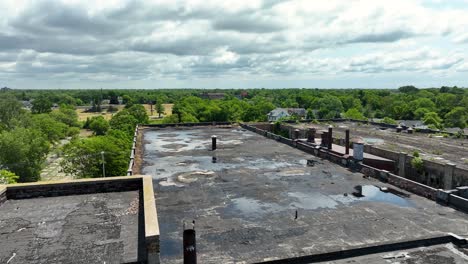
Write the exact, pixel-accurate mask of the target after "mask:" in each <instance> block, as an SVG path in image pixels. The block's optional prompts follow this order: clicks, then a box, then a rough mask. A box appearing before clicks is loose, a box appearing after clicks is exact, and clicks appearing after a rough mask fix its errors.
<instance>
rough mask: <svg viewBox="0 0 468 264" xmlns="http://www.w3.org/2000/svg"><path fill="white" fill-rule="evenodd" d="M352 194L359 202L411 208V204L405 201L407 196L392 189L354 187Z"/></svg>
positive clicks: (369, 186) (372, 186)
mask: <svg viewBox="0 0 468 264" xmlns="http://www.w3.org/2000/svg"><path fill="white" fill-rule="evenodd" d="M355 189H356V192H354V193H353V195H354V196H355V197H357V199H358V200H359V201H369V202H384V203H389V204H393V205H397V206H401V207H413V206H414V205H413V203H411V201H409V200H408V199H406V198H405V197H408V195H405V194H404V193H402V192H399V191H397V190H395V189H392V188H379V187H377V186H374V185H364V186H360V185H358V186H356V188H355Z"/></svg>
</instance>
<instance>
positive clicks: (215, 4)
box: [0, 0, 468, 89]
mask: <svg viewBox="0 0 468 264" xmlns="http://www.w3.org/2000/svg"><path fill="white" fill-rule="evenodd" d="M405 84H414V85H416V86H419V87H440V86H442V85H458V86H468V0H450V1H448V0H447V1H437V0H427V1H423V0H392V1H386V0H382V1H380V0H369V1H367V0H362V1H359V0H356V1H353V0H342V1H335V0H326V1H312V0H303V1H299V0H298V1H279V0H233V1H231V0H223V1H220V0H193V1H192V0H186V1H177V0H154V1H152V0H147V1H137V0H135V1H125V0H106V1H104V0H89V1H88V0H51V1H42V0H1V1H0V87H3V86H8V87H12V88H62V89H64V88H182V87H195V88H237V87H239V88H243V87H247V88H251V87H265V88H278V87H310V88H315V87H318V88H334V87H337V88H339V87H354V88H373V87H376V88H395V87H398V86H401V85H405Z"/></svg>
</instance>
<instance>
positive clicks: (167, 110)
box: [143, 104, 174, 118]
mask: <svg viewBox="0 0 468 264" xmlns="http://www.w3.org/2000/svg"><path fill="white" fill-rule="evenodd" d="M143 106H144V107H145V109H146V112H147V113H148V116H149V117H155V118H157V117H159V115H158V112H156V109H155V108H156V107H155V106H153V115H151V105H149V104H144V105H143ZM173 106H174V104H163V107H164V114H162V115H161V117H164V116H168V115H172V107H173Z"/></svg>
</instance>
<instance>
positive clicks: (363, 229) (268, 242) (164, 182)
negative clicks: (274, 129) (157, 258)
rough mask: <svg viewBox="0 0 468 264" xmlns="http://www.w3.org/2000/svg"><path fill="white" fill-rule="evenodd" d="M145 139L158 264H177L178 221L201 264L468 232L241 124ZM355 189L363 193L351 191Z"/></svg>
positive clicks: (427, 207)
mask: <svg viewBox="0 0 468 264" xmlns="http://www.w3.org/2000/svg"><path fill="white" fill-rule="evenodd" d="M211 135H216V136H217V137H218V149H217V150H216V151H214V152H213V151H211V150H210V148H211ZM144 142H145V145H144V148H145V150H144V157H143V162H144V163H143V168H142V172H143V173H144V174H149V175H152V176H153V179H154V180H155V185H154V186H155V187H154V188H155V193H156V197H157V201H156V204H157V210H158V218H159V223H160V228H161V258H162V261H163V263H181V261H182V241H181V240H182V239H181V238H182V221H183V220H185V221H186V222H191V221H192V220H195V221H196V230H197V247H198V258H199V261H200V263H232V262H233V261H244V262H246V263H251V262H255V261H262V260H265V259H270V258H287V257H294V256H302V255H309V254H314V253H322V252H329V251H336V250H339V249H341V248H343V249H344V248H352V247H359V246H365V245H372V244H375V243H386V242H396V241H400V240H412V239H417V238H422V237H427V236H434V235H437V234H445V233H446V232H453V233H456V234H460V235H466V234H468V220H467V217H466V215H465V214H463V213H461V212H458V211H455V210H453V209H451V208H448V207H443V206H440V205H437V204H436V203H434V202H432V201H430V200H427V199H425V198H422V197H419V196H415V195H411V196H410V197H408V198H406V197H405V196H404V195H402V196H396V195H393V194H390V193H383V192H381V191H380V190H379V189H378V188H377V187H375V185H376V186H387V187H392V186H390V185H386V184H383V183H381V182H378V181H375V180H372V179H365V178H363V175H362V174H360V173H352V172H350V171H348V170H347V169H346V168H343V167H341V166H338V165H335V164H333V163H330V162H328V161H325V160H320V159H318V158H316V157H314V156H312V155H308V154H306V153H304V152H302V151H299V150H297V149H294V148H291V147H289V146H287V145H284V144H281V143H278V142H276V141H274V140H270V139H266V138H264V137H262V136H260V135H257V134H255V133H251V132H248V131H244V130H242V129H240V128H229V129H222V128H212V127H204V128H194V129H160V130H157V129H156V130H146V131H145V133H144ZM213 156H216V157H217V163H212V157H213ZM307 159H309V160H313V161H315V165H314V166H312V167H310V166H307V165H306V163H307ZM356 185H363V186H364V187H363V193H364V194H365V197H363V198H357V197H354V196H353V195H352V194H351V193H352V192H354V191H355V188H354V187H355V186H356ZM401 192H402V194H406V193H405V192H403V191H401ZM345 193H346V194H347V195H346V196H345V195H344V194H345ZM296 210H297V212H298V219H297V220H295V219H294V218H295V212H296Z"/></svg>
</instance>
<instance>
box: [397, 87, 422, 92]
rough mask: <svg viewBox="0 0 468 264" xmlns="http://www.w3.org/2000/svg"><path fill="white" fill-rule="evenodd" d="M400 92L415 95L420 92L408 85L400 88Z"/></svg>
mask: <svg viewBox="0 0 468 264" xmlns="http://www.w3.org/2000/svg"><path fill="white" fill-rule="evenodd" d="M398 91H400V93H415V92H417V91H418V88H416V87H414V86H413V85H406V86H401V87H400V88H398Z"/></svg>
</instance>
